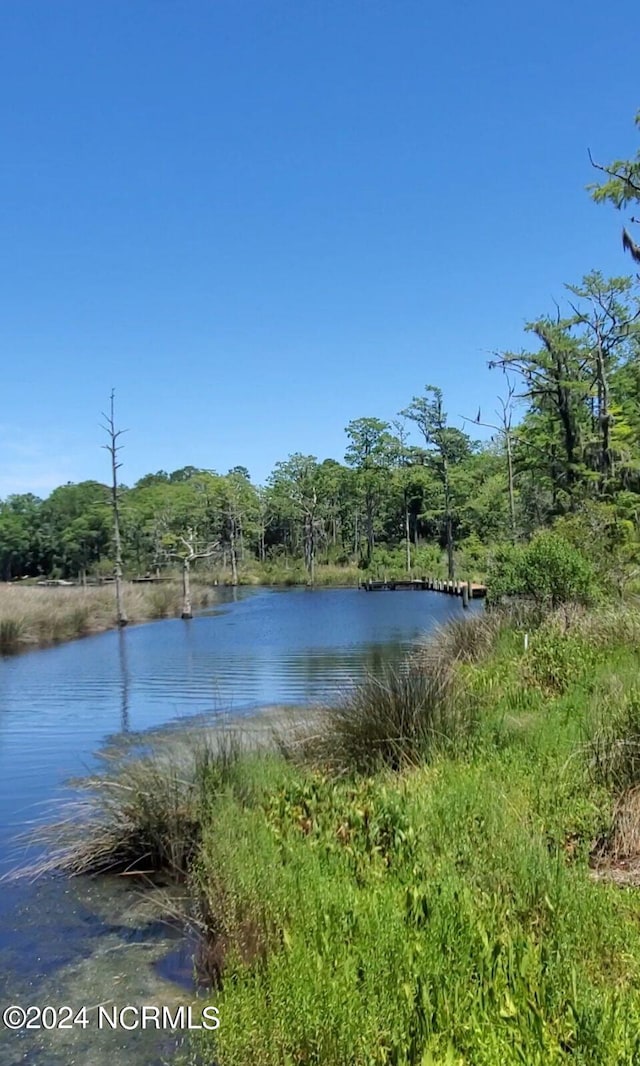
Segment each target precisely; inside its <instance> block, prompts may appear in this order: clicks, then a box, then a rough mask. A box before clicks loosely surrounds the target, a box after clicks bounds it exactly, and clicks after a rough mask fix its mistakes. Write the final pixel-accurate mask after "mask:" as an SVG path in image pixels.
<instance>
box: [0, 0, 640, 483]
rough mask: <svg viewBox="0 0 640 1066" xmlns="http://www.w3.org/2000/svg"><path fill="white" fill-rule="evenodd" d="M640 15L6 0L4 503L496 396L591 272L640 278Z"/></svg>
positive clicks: (373, 0)
mask: <svg viewBox="0 0 640 1066" xmlns="http://www.w3.org/2000/svg"><path fill="white" fill-rule="evenodd" d="M638 40H640V5H638V4H637V3H636V2H630V0H619V2H618V4H617V5H616V7H615V17H611V16H610V13H609V12H608V11H607V10H606V9H604V8H603V7H602V5H601V4H596V3H594V2H593V0H583V2H581V3H577V2H574V3H559V4H558V3H552V2H550V0H538V2H537V3H535V4H528V5H522V4H515V3H513V2H509V3H507V2H503V0H500V2H491V0H486V2H485V3H483V4H479V3H477V4H472V3H460V2H458V3H453V4H448V5H445V4H438V5H436V4H430V3H427V2H426V0H421V2H417V0H286V2H285V0H206V2H201V0H100V2H98V0H55V2H52V0H46V2H43V0H4V3H3V5H2V33H1V37H0V60H1V62H0V135H1V141H2V146H3V152H2V162H1V164H0V211H1V212H2V255H1V256H0V274H1V277H0V303H1V313H0V345H1V349H0V350H1V351H2V360H3V369H2V406H1V409H0V496H5V495H7V494H8V493H10V492H21V491H34V492H37V493H39V494H46V493H47V492H48V491H49V490H50V489H51V488H53V487H54V486H55V485H57V484H59V483H62V482H65V481H67V480H72V481H76V480H81V479H83V478H89V477H96V478H98V479H106V477H107V476H108V469H107V454H106V452H103V451H101V450H100V444H101V443H102V439H101V434H100V429H99V421H100V410H101V409H103V408H104V407H105V405H106V403H107V399H108V394H109V391H110V389H111V387H112V386H114V387H115V388H116V390H117V405H118V421H119V423H120V424H121V425H122V426H123V427H128V428H129V430H130V432H129V434H128V436H127V440H126V444H127V447H126V451H125V452H124V453H123V460H124V468H123V471H122V474H123V479H124V480H125V481H126V482H127V483H132V482H134V481H135V480H136V479H137V478H138V477H140V476H142V475H143V474H144V473H146V472H147V471H151V470H157V469H160V468H164V469H167V470H172V469H175V468H177V467H180V466H183V465H185V464H186V463H193V464H194V465H196V466H202V467H208V468H213V469H216V470H218V471H220V472H224V471H226V470H227V469H228V468H229V467H230V466H232V465H234V464H237V463H242V464H244V465H246V466H248V467H249V470H250V472H251V474H252V476H253V477H254V479H256V480H259V481H262V480H264V479H265V478H266V477H267V476H268V473H269V471H270V469H271V468H272V466H273V464H274V463H275V462H276V461H277V460H278V459H283V458H286V456H287V455H288V454H289V453H290V452H292V451H302V452H305V453H311V454H315V455H317V456H318V457H319V458H320V459H323V458H325V457H327V456H333V457H335V458H339V459H341V458H342V457H343V454H344V448H345V437H344V427H345V425H346V424H347V422H348V421H349V420H350V419H352V418H357V417H360V416H365V415H376V416H379V417H382V418H393V417H394V416H395V415H396V413H397V412H398V411H399V410H400V409H401V408H402V407H404V406H406V405H407V403H408V402H409V401H410V399H411V397H412V396H413V395H414V394H416V393H419V392H421V391H422V388H423V386H424V384H425V383H431V382H433V383H435V384H439V385H440V386H441V387H442V388H443V390H444V393H445V402H446V407H447V409H448V411H449V413H450V415H451V416H452V417H453V416H456V415H457V414H459V413H468V412H470V411H471V412H474V413H475V410H476V409H477V406H478V404H480V405H481V406H482V408H483V410H486V411H491V410H492V409H493V407H494V406H495V402H494V397H495V395H496V392H498V391H499V389H500V381H499V378H498V377H496V374H495V372H494V373H493V374H492V373H491V372H489V371H488V370H487V369H486V360H487V358H488V352H489V351H491V350H495V349H504V348H519V347H521V346H522V345H523V344H524V343H525V342H526V337H525V336H524V334H523V333H522V325H523V323H524V322H525V321H526V320H527V319H528V318H533V317H535V316H536V315H538V314H540V313H543V312H545V311H547V310H552V309H553V300H554V298H557V299H561V298H562V293H563V288H562V286H563V282H565V281H568V282H577V281H578V280H579V279H580V278H581V276H582V275H583V274H584V273H586V272H587V271H588V270H590V269H592V268H594V267H598V268H600V269H602V270H603V271H604V272H605V273H607V274H614V273H623V272H629V270H630V263H629V260H628V259H627V258H625V257H624V255H623V252H622V249H621V246H620V237H619V234H620V224H621V219H620V217H619V216H618V215H617V214H616V212H615V211H614V210H613V209H612V208H608V207H604V206H596V205H594V204H593V203H592V202H591V201H590V198H589V196H588V194H587V193H586V192H585V191H584V187H585V185H586V184H587V183H588V182H589V181H592V180H593V179H594V172H593V171H592V170H591V168H590V166H589V162H588V158H587V148H588V147H590V148H591V149H592V151H593V153H594V156H595V157H596V158H597V159H600V160H602V161H609V160H610V159H612V158H614V157H616V156H623V157H629V156H631V155H633V154H634V153H635V151H636V147H637V143H638V142H637V133H636V130H635V128H634V126H633V116H634V114H635V112H636V110H637V109H638V107H640V92H639V91H638V90H639V86H638V77H637V44H638Z"/></svg>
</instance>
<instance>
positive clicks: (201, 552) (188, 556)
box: [167, 526, 220, 619]
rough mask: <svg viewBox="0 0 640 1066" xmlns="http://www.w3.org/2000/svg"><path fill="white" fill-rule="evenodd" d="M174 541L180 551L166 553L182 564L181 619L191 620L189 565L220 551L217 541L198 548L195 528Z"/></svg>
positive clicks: (174, 550)
mask: <svg viewBox="0 0 640 1066" xmlns="http://www.w3.org/2000/svg"><path fill="white" fill-rule="evenodd" d="M176 540H177V541H178V542H179V543H180V544H181V545H182V549H177V548H176V549H173V550H171V551H169V552H167V554H168V555H170V556H171V557H172V558H173V559H179V560H180V561H181V563H182V614H181V616H180V617H181V618H187V619H188V618H193V609H192V605H191V564H192V563H194V562H195V561H196V559H210V558H211V556H212V555H215V554H216V552H218V551H219V550H220V542H219V541H211V542H209V543H208V544H206V545H203V546H202V547H198V530H197V528H196V527H195V526H189V527H188V528H187V529H186V530H185V532H184V533H180V534H179V535H178V536H177V538H176Z"/></svg>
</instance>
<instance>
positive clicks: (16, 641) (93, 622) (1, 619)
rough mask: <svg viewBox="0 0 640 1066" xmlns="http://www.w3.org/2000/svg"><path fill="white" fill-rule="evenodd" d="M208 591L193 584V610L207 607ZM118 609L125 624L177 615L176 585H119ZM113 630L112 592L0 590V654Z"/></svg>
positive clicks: (17, 587) (107, 588) (178, 596)
mask: <svg viewBox="0 0 640 1066" xmlns="http://www.w3.org/2000/svg"><path fill="white" fill-rule="evenodd" d="M209 596H210V590H209V589H208V587H207V586H204V585H201V584H198V583H194V585H193V602H194V606H196V607H202V606H205V605H206V603H207V602H208V599H209ZM124 603H125V609H126V612H127V615H128V617H129V621H130V622H131V623H136V622H144V621H149V620H151V619H156V618H165V617H168V616H171V615H178V614H180V611H181V609H182V600H181V590H180V586H179V585H178V584H173V583H167V584H163V585H136V584H125V586H124ZM115 626H116V609H115V599H114V589H113V587H112V586H108V585H107V586H102V587H98V588H95V587H88V588H80V587H78V588H40V587H37V586H33V585H29V586H27V585H7V584H0V652H15V651H19V650H20V649H23V648H28V647H33V646H37V645H45V644H52V643H57V642H59V641H64V640H73V639H74V638H76V637H81V636H85V635H86V634H88V633H100V632H102V631H104V630H106V629H112V628H114V627H115Z"/></svg>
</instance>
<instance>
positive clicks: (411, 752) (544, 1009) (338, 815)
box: [49, 612, 640, 1066]
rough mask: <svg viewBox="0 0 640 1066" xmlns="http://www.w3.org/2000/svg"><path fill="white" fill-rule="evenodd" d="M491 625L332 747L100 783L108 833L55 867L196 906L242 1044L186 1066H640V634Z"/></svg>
mask: <svg viewBox="0 0 640 1066" xmlns="http://www.w3.org/2000/svg"><path fill="white" fill-rule="evenodd" d="M520 621H522V619H520ZM469 622H470V624H471V627H472V628H470V630H469V631H468V633H467V632H464V631H462V630H461V629H460V628H458V627H453V628H450V629H448V630H447V629H445V630H443V631H442V632H440V633H438V634H436V636H435V639H434V643H433V645H432V647H431V649H430V650H428V649H426V648H423V649H419V651H418V653H417V656H416V657H415V659H414V660H412V661H411V662H410V663H408V664H407V667H406V669H405V670H403V671H397V672H396V673H394V674H393V675H387V676H386V677H383V678H382V679H380V680H379V681H377V682H375V681H373V680H370V681H367V682H365V683H364V685H363V686H361V687H360V688H358V689H356V690H355V691H354V692H353V693H351V694H350V695H348V696H347V697H346V698H345V700H344V701H343V703H342V704H341V705H340V706H339V707H337V708H333V709H330V710H328V711H327V712H319V713H318V715H317V716H316V720H315V723H314V727H313V730H312V735H310V736H308V737H307V745H306V746H305V745H302V746H299V745H293V744H287V743H286V738H285V741H283V743H282V744H281V745H280V747H279V749H278V748H277V747H275V748H274V746H273V745H272V746H271V747H270V748H269V750H262V751H260V750H259V751H255V750H253V751H248V750H246V749H241V748H240V747H238V746H237V745H235V744H233V743H231V744H230V745H229V744H227V743H226V742H225V741H224V739H223V740H222V741H221V742H220V745H219V746H217V747H216V746H215V745H212V744H211V743H208V744H207V745H206V746H205V748H204V749H203V748H202V747H198V746H197V745H196V747H195V748H189V747H188V746H187V747H185V748H183V749H181V747H180V745H179V744H171V745H168V746H165V748H164V749H162V750H161V751H159V752H158V753H156V754H155V756H152V757H149V758H148V759H145V760H142V761H141V762H138V763H134V762H131V763H128V764H125V765H124V766H121V767H119V768H117V769H116V770H114V772H109V771H107V773H106V774H105V775H102V778H101V779H93V780H92V781H90V782H87V789H88V792H89V793H90V801H91V823H90V824H91V826H92V831H91V833H87V832H86V831H85V832H84V833H79V832H78V826H77V823H76V827H75V830H73V832H75V837H73V834H72V835H71V837H68V838H67V840H66V842H61V839H60V838H59V839H58V845H59V846H58V850H57V852H55V851H54V853H53V854H52V855H51V857H50V859H49V868H62V869H66V870H67V871H71V872H81V871H83V870H92V871H96V870H112V871H113V870H121V871H122V870H127V871H130V870H134V869H138V870H140V871H150V872H153V873H157V872H159V871H160V872H163V873H164V874H165V875H170V876H171V877H173V878H179V879H181V880H183V881H184V882H185V883H186V885H187V886H188V888H189V891H190V895H191V900H192V920H193V921H195V922H196V923H197V924H198V926H199V928H200V929H201V931H202V932H203V933H204V934H205V938H204V942H203V949H202V951H201V954H200V958H199V967H200V969H201V970H202V971H204V972H206V973H207V974H208V976H209V979H210V982H211V986H212V991H211V1000H212V1002H213V1003H215V1005H216V1006H217V1007H218V1008H219V1011H220V1018H221V1026H220V1029H219V1031H218V1032H217V1033H216V1034H215V1037H211V1036H210V1035H209V1034H206V1033H201V1034H195V1035H194V1037H193V1041H192V1045H191V1047H190V1048H189V1049H187V1050H185V1051H184V1054H183V1059H182V1060H181V1061H184V1062H185V1063H189V1062H196V1061H202V1060H203V1059H204V1061H209V1060H211V1058H212V1056H215V1061H216V1062H217V1063H219V1066H245V1064H246V1063H248V1062H251V1063H256V1064H260V1066H281V1064H283V1063H291V1064H293V1063H297V1064H302V1063H316V1064H320V1063H322V1064H323V1066H325V1064H326V1066H345V1064H349V1066H378V1064H379V1066H383V1064H384V1066H425V1064H428V1063H431V1064H433V1066H435V1064H451V1066H454V1064H456V1066H460V1064H462V1066H502V1064H503V1063H505V1062H515V1063H517V1062H520V1063H522V1064H523V1066H524V1064H526V1066H529V1064H534V1066H536V1064H537V1066H547V1064H549V1063H551V1064H552V1066H555V1064H557V1066H561V1064H563V1063H569V1062H571V1063H580V1064H582V1066H587V1064H597V1066H618V1064H619V1063H623V1064H626V1066H635V1064H636V1063H637V1062H638V1061H640V1035H639V1034H640V998H639V997H638V993H637V989H638V986H639V983H640V927H639V926H638V922H637V891H638V890H636V889H632V890H631V891H628V892H621V891H620V890H619V889H618V888H617V887H616V886H615V885H614V884H612V883H610V881H611V880H615V878H613V877H611V876H610V873H611V870H612V866H613V864H614V861H618V862H619V861H621V860H625V861H628V860H629V859H631V860H633V861H635V860H638V859H640V802H639V800H638V796H639V795H640V757H639V756H638V752H639V751H640V739H639V738H640V713H639V711H638V707H639V706H640V700H639V699H638V695H637V692H636V687H634V683H632V680H633V679H634V678H635V677H636V676H637V668H638V651H637V648H636V647H635V646H634V643H633V639H632V638H633V634H634V627H633V623H632V622H631V620H629V622H628V624H623V623H621V632H622V633H623V639H622V640H621V641H620V642H618V643H614V633H615V625H614V624H613V622H612V620H611V618H610V617H609V616H608V615H607V617H606V618H605V619H604V620H601V622H600V623H598V622H597V621H596V619H594V618H590V619H588V617H587V616H586V615H584V614H582V613H578V614H575V615H571V614H569V613H567V612H563V614H562V616H560V615H554V616H553V617H550V618H546V619H544V620H542V622H541V623H540V624H538V625H537V628H536V624H535V621H534V619H532V618H531V617H529V618H528V619H527V623H526V624H527V627H528V628H527V630H526V631H527V632H528V633H529V636H530V640H529V641H528V643H527V645H525V642H524V640H523V631H522V629H520V628H519V625H518V619H516V620H515V622H514V620H513V619H509V617H508V616H507V615H504V614H490V615H487V616H486V617H484V616H478V618H474V617H471V618H470V619H469ZM465 624H466V623H465ZM554 642H557V643H558V646H559V647H560V649H561V650H560V651H558V650H557V648H555V647H554ZM574 645H575V646H574ZM541 649H542V650H541ZM576 649H578V650H579V651H580V654H576V655H574V652H575V651H576ZM550 663H551V664H552V666H553V670H552V671H551V669H550V666H549V664H550ZM550 676H552V677H553V684H550V683H549V682H548V679H549V677H550ZM536 678H537V682H536V683H533V680H535V679H536ZM294 756H295V757H294ZM69 831H70V830H69V825H68V823H67V824H66V825H63V832H64V833H67V832H69ZM57 832H60V829H59V828H58V830H57ZM74 841H75V843H74ZM63 843H64V847H63V846H62V844H63ZM594 866H595V867H596V868H597V869H595V870H594ZM596 874H597V876H595V875H596ZM198 1056H200V1058H198Z"/></svg>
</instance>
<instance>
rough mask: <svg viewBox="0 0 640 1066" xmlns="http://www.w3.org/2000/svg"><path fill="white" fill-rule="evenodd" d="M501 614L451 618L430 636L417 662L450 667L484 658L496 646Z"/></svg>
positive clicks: (503, 617)
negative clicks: (441, 663)
mask: <svg viewBox="0 0 640 1066" xmlns="http://www.w3.org/2000/svg"><path fill="white" fill-rule="evenodd" d="M506 621H507V618H506V615H505V613H503V612H500V611H497V610H494V611H483V612H482V613H481V614H480V613H478V614H473V615H471V616H470V617H466V618H453V619H451V621H449V622H447V623H446V625H443V626H440V627H439V628H438V629H436V631H435V633H433V634H430V635H429V638H428V639H427V640H426V641H425V644H424V646H423V648H422V649H421V659H422V661H423V662H424V663H426V664H427V666H428V664H429V663H431V662H434V661H439V662H444V663H449V664H454V663H457V662H462V663H476V662H479V661H480V660H481V659H486V658H487V657H488V656H489V655H490V654H491V652H492V651H493V649H494V648H495V646H496V643H497V640H498V638H499V636H500V633H501V631H502V629H503V628H504V626H505V624H506Z"/></svg>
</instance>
